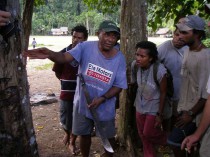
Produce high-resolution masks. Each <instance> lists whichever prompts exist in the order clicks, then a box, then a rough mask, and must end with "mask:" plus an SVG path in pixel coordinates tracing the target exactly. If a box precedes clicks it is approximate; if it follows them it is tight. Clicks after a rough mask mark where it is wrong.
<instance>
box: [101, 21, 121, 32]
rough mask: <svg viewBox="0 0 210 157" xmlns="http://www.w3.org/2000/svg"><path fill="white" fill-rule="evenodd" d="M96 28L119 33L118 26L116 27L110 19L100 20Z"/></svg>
mask: <svg viewBox="0 0 210 157" xmlns="http://www.w3.org/2000/svg"><path fill="white" fill-rule="evenodd" d="M98 30H104V31H105V32H117V33H119V34H120V28H119V27H117V25H116V24H115V23H114V22H112V21H110V20H105V21H103V22H101V24H100V25H99V29H98Z"/></svg>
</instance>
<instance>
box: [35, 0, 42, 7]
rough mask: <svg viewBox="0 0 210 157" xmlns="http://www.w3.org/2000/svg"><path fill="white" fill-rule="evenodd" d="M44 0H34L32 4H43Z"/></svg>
mask: <svg viewBox="0 0 210 157" xmlns="http://www.w3.org/2000/svg"><path fill="white" fill-rule="evenodd" d="M44 4H45V0H34V6H40V5H44Z"/></svg>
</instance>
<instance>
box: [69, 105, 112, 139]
mask: <svg viewBox="0 0 210 157" xmlns="http://www.w3.org/2000/svg"><path fill="white" fill-rule="evenodd" d="M73 117H74V118H73V128H72V132H73V134H74V135H78V136H79V135H90V134H91V133H92V131H93V127H94V121H93V120H92V119H90V118H87V117H85V116H84V115H82V114H80V113H78V107H76V106H75V107H74V112H73ZM100 125H101V126H102V127H103V131H104V132H103V134H104V137H106V138H113V137H114V136H115V119H113V120H110V121H100ZM96 135H97V136H98V135H99V133H98V130H97V128H96Z"/></svg>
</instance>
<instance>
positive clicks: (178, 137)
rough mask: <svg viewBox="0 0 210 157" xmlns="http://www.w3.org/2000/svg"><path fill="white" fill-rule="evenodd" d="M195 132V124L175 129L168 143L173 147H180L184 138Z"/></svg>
mask: <svg viewBox="0 0 210 157" xmlns="http://www.w3.org/2000/svg"><path fill="white" fill-rule="evenodd" d="M195 130H196V124H195V123H194V122H191V123H189V124H187V125H185V126H184V127H183V128H177V127H174V128H173V130H172V132H171V134H170V135H169V137H168V140H167V143H168V144H170V145H173V146H177V147H180V146H181V143H182V141H183V140H184V138H185V137H187V136H189V135H191V134H193V133H194V132H195Z"/></svg>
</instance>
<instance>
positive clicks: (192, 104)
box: [168, 15, 210, 157]
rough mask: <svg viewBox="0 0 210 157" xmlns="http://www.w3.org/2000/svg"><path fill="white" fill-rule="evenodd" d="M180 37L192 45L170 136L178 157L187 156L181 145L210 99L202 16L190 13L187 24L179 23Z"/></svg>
mask: <svg viewBox="0 0 210 157" xmlns="http://www.w3.org/2000/svg"><path fill="white" fill-rule="evenodd" d="M176 26H177V28H178V29H179V31H180V40H181V41H183V42H184V43H185V44H186V45H188V46H189V51H186V52H185V53H184V59H183V64H182V69H181V75H182V83H181V89H180V99H179V103H178V107H177V111H178V113H179V116H178V117H177V121H176V124H175V127H174V128H173V130H172V133H171V134H170V136H169V138H168V143H169V144H171V145H172V146H173V147H172V149H173V150H174V154H175V157H182V156H183V157H184V156H185V155H186V152H184V151H181V149H180V145H181V143H182V141H183V139H184V137H185V136H187V135H189V134H191V133H192V132H193V131H195V129H196V126H197V124H198V123H199V122H200V116H201V113H202V111H203V107H204V104H205V102H206V99H207V96H208V94H207V92H206V84H207V81H208V76H209V74H210V69H209V68H208V67H210V50H209V49H207V48H206V47H205V46H204V45H203V44H202V42H201V41H202V39H203V38H204V37H205V31H204V30H205V22H204V20H203V19H201V18H200V17H199V16H196V15H189V16H187V17H186V18H185V19H184V22H183V23H178V24H176Z"/></svg>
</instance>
